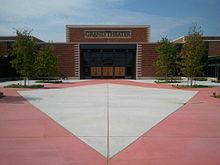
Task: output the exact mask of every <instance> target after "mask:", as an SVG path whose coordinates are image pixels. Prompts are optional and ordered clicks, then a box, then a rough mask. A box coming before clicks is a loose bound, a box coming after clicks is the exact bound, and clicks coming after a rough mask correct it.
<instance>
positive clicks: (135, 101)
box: [0, 80, 220, 165]
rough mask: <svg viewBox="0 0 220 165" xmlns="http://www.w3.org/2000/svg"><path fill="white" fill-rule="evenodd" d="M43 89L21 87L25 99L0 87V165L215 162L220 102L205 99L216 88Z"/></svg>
mask: <svg viewBox="0 0 220 165" xmlns="http://www.w3.org/2000/svg"><path fill="white" fill-rule="evenodd" d="M66 87H68V88H66ZM47 88H48V89H43V90H25V91H20V92H19V93H20V94H21V95H22V96H24V97H25V98H26V99H24V98H23V97H21V96H20V95H19V94H18V93H17V90H16V89H0V90H1V91H4V93H6V95H7V97H5V98H3V99H1V100H0V113H1V116H0V164H1V162H3V164H60V165H61V164H106V163H107V159H106V157H109V159H108V163H109V164H146V163H147V164H207V163H209V164H213V165H215V164H216V165H217V164H219V163H220V162H219V159H218V155H219V154H220V129H219V125H220V117H219V116H220V109H219V107H220V102H219V100H217V99H215V98H211V97H209V96H210V95H211V93H212V92H213V91H215V92H220V88H207V89H197V90H198V91H199V92H198V93H197V92H196V91H187V90H176V89H173V88H172V87H171V86H169V85H163V84H148V83H142V82H133V81H127V80H92V81H84V82H74V83H68V84H48V85H47ZM196 93H197V94H196ZM195 94H196V96H194V97H193V98H192V99H191V100H190V101H189V102H188V103H187V104H186V105H184V106H182V105H183V104H184V103H185V102H187V101H188V100H189V99H190V98H191V97H192V96H193V95H195ZM27 100H28V101H29V102H28V101H27ZM33 105H34V106H33ZM36 107H37V108H36ZM177 109H178V111H176V110H177ZM170 114H171V115H170ZM168 115H170V116H169V117H168V118H166V119H164V118H165V117H167V116H168ZM163 119H164V120H163ZM156 124H157V125H156ZM155 125H156V126H155ZM152 127H153V128H152ZM151 128H152V129H151ZM204 155H206V157H205V156H204ZM39 162H40V163H39Z"/></svg>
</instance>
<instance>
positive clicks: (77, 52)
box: [74, 44, 80, 79]
mask: <svg viewBox="0 0 220 165" xmlns="http://www.w3.org/2000/svg"><path fill="white" fill-rule="evenodd" d="M74 66H75V77H76V78H78V79H80V50H79V44H74Z"/></svg>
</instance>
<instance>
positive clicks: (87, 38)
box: [52, 25, 158, 79]
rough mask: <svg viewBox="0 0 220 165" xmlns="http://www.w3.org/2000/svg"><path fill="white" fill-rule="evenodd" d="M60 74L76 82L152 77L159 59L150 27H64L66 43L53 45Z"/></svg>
mask: <svg viewBox="0 0 220 165" xmlns="http://www.w3.org/2000/svg"><path fill="white" fill-rule="evenodd" d="M52 45H53V47H54V51H55V54H56V55H57V57H58V59H59V60H58V61H59V69H60V73H62V74H63V75H64V76H67V77H72V78H76V79H86V78H131V79H142V78H145V77H155V76H156V75H155V70H154V67H153V62H154V61H155V60H156V58H157V57H158V55H157V53H156V51H155V46H156V44H155V43H150V26H148V25H126V26H121V25H120V26H88V25H84V26H78V25H67V26H66V43H53V44H52Z"/></svg>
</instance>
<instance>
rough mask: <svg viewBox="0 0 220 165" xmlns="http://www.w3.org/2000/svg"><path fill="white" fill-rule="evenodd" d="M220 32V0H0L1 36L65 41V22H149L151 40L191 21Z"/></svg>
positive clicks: (174, 34)
mask: <svg viewBox="0 0 220 165" xmlns="http://www.w3.org/2000/svg"><path fill="white" fill-rule="evenodd" d="M195 23H196V24H198V25H200V26H201V27H202V30H203V33H204V35H210V36H213V35H220V0H0V36H2V35H3V36H5V35H15V31H16V29H23V28H25V29H30V30H33V32H32V33H33V35H34V36H36V37H38V38H40V39H42V40H44V41H53V42H65V38H66V33H65V25H133V24H134V25H150V26H151V41H152V42H156V41H158V40H160V39H161V37H165V36H167V37H168V38H169V39H170V40H172V39H175V38H178V37H180V36H183V35H186V34H187V33H188V31H189V28H190V26H192V24H195Z"/></svg>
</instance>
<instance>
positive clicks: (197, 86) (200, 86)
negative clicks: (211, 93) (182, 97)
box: [172, 85, 210, 89]
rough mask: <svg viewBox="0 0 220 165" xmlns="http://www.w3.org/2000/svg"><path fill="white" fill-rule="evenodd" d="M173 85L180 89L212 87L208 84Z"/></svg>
mask: <svg viewBox="0 0 220 165" xmlns="http://www.w3.org/2000/svg"><path fill="white" fill-rule="evenodd" d="M172 86H173V87H175V88H179V89H182V88H210V86H207V85H192V86H191V85H172Z"/></svg>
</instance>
